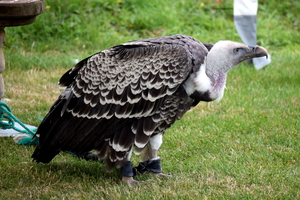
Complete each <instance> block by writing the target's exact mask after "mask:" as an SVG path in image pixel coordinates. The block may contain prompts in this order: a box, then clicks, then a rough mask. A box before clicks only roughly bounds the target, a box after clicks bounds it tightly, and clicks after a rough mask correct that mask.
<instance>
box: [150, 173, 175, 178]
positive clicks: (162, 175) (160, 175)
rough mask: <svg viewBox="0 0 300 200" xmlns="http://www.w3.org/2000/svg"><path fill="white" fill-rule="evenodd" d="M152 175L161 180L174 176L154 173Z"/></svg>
mask: <svg viewBox="0 0 300 200" xmlns="http://www.w3.org/2000/svg"><path fill="white" fill-rule="evenodd" d="M150 174H151V175H153V176H156V177H160V178H166V179H167V178H171V177H172V175H169V174H163V173H154V172H150Z"/></svg>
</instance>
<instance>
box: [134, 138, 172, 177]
mask: <svg viewBox="0 0 300 200" xmlns="http://www.w3.org/2000/svg"><path fill="white" fill-rule="evenodd" d="M161 144H162V134H158V135H155V136H153V137H151V138H150V141H149V144H148V148H147V149H146V150H147V152H146V154H145V155H146V160H145V161H144V162H140V163H139V166H137V167H136V170H137V171H138V172H139V173H144V172H146V171H148V172H150V174H152V175H155V176H158V177H163V178H169V177H171V176H170V175H167V174H163V173H162V169H161V164H160V163H161V159H160V158H159V157H158V150H159V148H160V146H161Z"/></svg>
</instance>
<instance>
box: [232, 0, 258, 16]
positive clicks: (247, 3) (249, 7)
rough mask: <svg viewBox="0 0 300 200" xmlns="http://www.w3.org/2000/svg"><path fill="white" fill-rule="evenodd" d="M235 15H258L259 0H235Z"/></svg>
mask: <svg viewBox="0 0 300 200" xmlns="http://www.w3.org/2000/svg"><path fill="white" fill-rule="evenodd" d="M233 4H234V6H233V14H234V15H256V13H257V9H258V0H234V3H233Z"/></svg>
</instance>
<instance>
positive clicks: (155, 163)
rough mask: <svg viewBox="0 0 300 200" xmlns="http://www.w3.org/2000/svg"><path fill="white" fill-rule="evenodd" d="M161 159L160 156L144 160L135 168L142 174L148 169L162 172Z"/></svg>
mask: <svg viewBox="0 0 300 200" xmlns="http://www.w3.org/2000/svg"><path fill="white" fill-rule="evenodd" d="M160 161H161V159H160V158H152V159H149V160H146V161H144V162H140V163H139V166H137V167H135V169H136V171H138V172H139V173H141V174H142V173H144V172H147V171H149V172H154V173H161V165H160Z"/></svg>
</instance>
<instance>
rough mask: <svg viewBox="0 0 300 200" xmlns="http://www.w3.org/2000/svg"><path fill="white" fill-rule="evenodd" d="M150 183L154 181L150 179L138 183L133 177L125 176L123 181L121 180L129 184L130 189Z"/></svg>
mask: <svg viewBox="0 0 300 200" xmlns="http://www.w3.org/2000/svg"><path fill="white" fill-rule="evenodd" d="M149 181H152V180H151V179H150V180H147V181H137V180H134V179H133V177H126V176H123V177H122V180H121V182H122V183H124V184H127V185H128V186H129V187H135V186H137V185H139V184H144V183H146V182H149Z"/></svg>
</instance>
